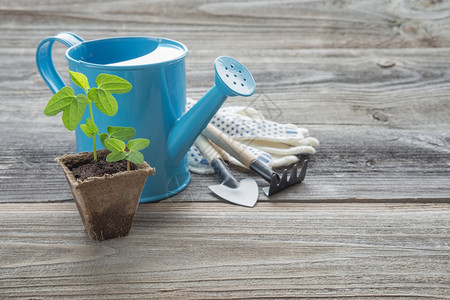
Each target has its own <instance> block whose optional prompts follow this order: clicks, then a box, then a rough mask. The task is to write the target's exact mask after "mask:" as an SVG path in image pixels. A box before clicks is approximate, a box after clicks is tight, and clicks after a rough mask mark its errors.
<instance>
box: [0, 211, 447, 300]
mask: <svg viewBox="0 0 450 300" xmlns="http://www.w3.org/2000/svg"><path fill="white" fill-rule="evenodd" d="M0 207H1V218H0V234H1V239H0V248H1V252H0V253H1V255H2V259H1V263H0V297H17V298H27V297H30V298H32V297H36V296H39V297H44V298H49V297H57V298H89V297H92V298H108V299H111V298H148V297H151V298H160V297H164V298H175V297H183V298H197V299H198V298H234V297H238V298H242V297H245V298H263V297H273V298H281V297H300V298H302V297H305V298H309V297H321V298H322V297H324V298H326V297H333V296H335V295H340V297H346V298H347V297H348V298H350V297H356V298H377V297H399V298H408V299H419V298H426V299H432V298H436V299H443V298H446V297H448V295H449V293H450V289H449V286H450V281H449V278H450V276H449V275H450V274H449V266H448V262H449V259H450V257H449V254H450V248H449V245H448V239H449V234H448V226H449V222H450V218H449V216H450V210H449V206H448V204H402V205H395V204H348V205H346V206H345V207H343V206H342V205H338V204H289V203H276V202H274V203H258V204H257V206H256V207H255V208H253V209H248V208H243V207H239V206H234V205H228V204H220V203H217V204H213V203H206V204H203V203H156V204H155V203H154V204H144V205H140V206H139V208H138V212H137V215H136V219H135V222H134V226H133V229H132V231H131V233H130V235H129V236H128V237H126V238H122V239H115V240H109V241H105V242H102V243H95V242H93V241H91V240H89V238H88V237H87V235H86V233H85V232H84V231H83V228H82V224H81V220H80V218H79V216H78V212H77V211H76V208H75V205H74V204H72V203H70V204H69V203H67V204H26V205H21V204H1V205H0ZM274 211H276V213H274ZM43 214H45V215H46V216H47V217H46V218H42V215H43Z"/></svg>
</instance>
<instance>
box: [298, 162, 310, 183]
mask: <svg viewBox="0 0 450 300" xmlns="http://www.w3.org/2000/svg"><path fill="white" fill-rule="evenodd" d="M307 168H308V160H307V159H305V160H304V161H303V165H302V169H301V170H300V176H299V178H300V181H303V179H305V176H306V169H307Z"/></svg>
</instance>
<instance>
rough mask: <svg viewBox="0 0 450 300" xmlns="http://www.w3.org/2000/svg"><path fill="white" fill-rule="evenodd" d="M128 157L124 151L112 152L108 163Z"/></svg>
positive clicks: (108, 157)
mask: <svg viewBox="0 0 450 300" xmlns="http://www.w3.org/2000/svg"><path fill="white" fill-rule="evenodd" d="M126 157H127V153H126V152H124V151H117V152H111V153H110V154H108V156H107V157H106V161H119V160H122V159H124V158H126Z"/></svg>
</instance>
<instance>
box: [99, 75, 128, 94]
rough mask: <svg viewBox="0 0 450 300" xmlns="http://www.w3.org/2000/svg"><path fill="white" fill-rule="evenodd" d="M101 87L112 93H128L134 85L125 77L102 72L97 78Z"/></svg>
mask: <svg viewBox="0 0 450 300" xmlns="http://www.w3.org/2000/svg"><path fill="white" fill-rule="evenodd" d="M95 82H96V83H97V87H98V88H99V89H102V90H105V91H108V92H110V93H111V94H123V93H127V92H129V91H130V90H131V88H132V87H133V86H132V85H131V83H129V82H128V81H126V80H125V79H123V78H120V77H118V76H116V75H111V74H100V75H98V76H97V79H96V80H95Z"/></svg>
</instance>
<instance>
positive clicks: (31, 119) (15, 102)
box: [0, 49, 450, 202]
mask: <svg viewBox="0 0 450 300" xmlns="http://www.w3.org/2000/svg"><path fill="white" fill-rule="evenodd" d="M33 51H34V50H33ZM4 52H6V53H3V52H0V60H2V61H5V64H6V72H4V73H0V87H1V89H0V97H2V101H1V102H0V126H1V128H2V131H1V132H0V138H1V140H2V141H5V144H4V146H5V147H4V150H3V154H2V156H0V166H1V169H0V175H1V180H0V189H1V190H2V191H3V193H1V195H0V202H10V201H14V202H30V201H31V202H34V201H61V200H67V199H71V198H72V196H71V195H70V192H69V189H68V188H67V184H66V182H65V179H64V177H63V175H62V172H61V171H60V170H59V168H58V166H57V164H56V163H55V162H54V158H55V157H58V156H60V155H62V154H64V153H71V152H73V151H74V147H75V145H74V140H73V134H72V133H69V132H67V131H66V130H65V129H64V128H63V126H61V120H60V119H59V118H58V117H54V118H49V117H46V116H44V115H43V113H42V110H43V108H44V107H45V104H46V102H47V101H48V98H49V97H50V96H51V94H50V92H49V91H48V90H47V88H46V86H45V85H44V83H43V81H42V80H41V79H40V76H39V74H38V73H37V71H36V70H34V69H31V70H30V68H29V65H31V64H33V63H34V62H33V57H32V55H33V52H32V51H31V50H30V51H25V52H24V53H23V54H17V55H16V56H15V60H8V57H9V56H8V55H11V54H12V51H9V50H8V51H4ZM287 53H290V54H287ZM449 53H450V52H449V51H448V49H435V50H429V49H423V50H422V49H416V50H414V51H413V50H408V51H403V50H401V51H400V50H370V51H368V50H351V51H350V50H339V49H338V50H324V51H319V50H301V51H300V50H298V51H294V50H293V51H292V52H284V53H281V52H278V51H265V52H258V51H250V52H248V53H245V52H243V54H242V55H241V56H242V57H243V59H244V61H248V65H249V68H250V69H251V70H252V72H253V73H254V74H255V78H256V81H257V84H258V86H260V88H258V89H257V92H256V94H255V95H254V96H252V97H251V98H250V99H244V98H230V99H228V100H227V102H228V103H227V104H226V105H241V106H242V105H250V106H252V107H255V108H257V109H259V110H260V111H261V112H262V113H263V114H264V115H265V116H266V117H267V118H269V119H271V120H276V121H279V122H282V123H295V124H298V125H300V126H302V127H306V128H307V129H309V131H310V135H311V136H314V137H316V138H318V139H319V140H320V141H321V145H320V147H319V149H318V153H317V154H316V155H315V156H314V157H313V158H312V164H311V165H310V170H309V171H308V175H307V178H306V181H305V184H302V185H300V186H296V187H293V188H292V189H291V190H289V191H286V192H285V193H283V195H282V196H279V195H277V196H275V198H274V199H277V201H278V200H279V199H285V200H305V201H308V200H314V201H316V200H322V201H367V200H372V199H381V200H385V199H392V201H398V200H399V201H405V199H411V200H412V201H443V200H446V199H448V195H449V194H450V184H449V183H448V177H449V175H450V174H449V173H450V169H449V164H450V157H449V141H450V136H449V132H450V123H449V122H448V116H449V115H450V102H449V101H448V99H449V96H450V84H449V82H450V72H449V70H450V64H449V61H450V55H449ZM62 56H63V55H62V53H61V57H62ZM61 57H60V58H59V60H58V63H59V64H60V67H63V64H64V61H63V59H61ZM385 58H388V59H389V60H390V61H394V62H395V66H392V67H390V68H388V69H386V68H383V67H380V66H379V65H378V64H377V63H380V62H383V59H385ZM204 59H205V58H203V57H194V58H193V59H192V60H191V61H190V62H188V63H187V69H188V70H187V77H188V86H189V88H188V95H189V96H191V97H194V98H199V97H200V96H201V95H202V94H203V93H204V92H205V91H206V90H207V89H208V85H209V84H212V83H211V82H210V81H211V80H212V78H213V73H212V69H211V66H210V65H209V63H204V62H203V61H204ZM11 74H12V75H11ZM14 74H16V75H14ZM24 84H26V85H27V88H26V90H25V91H22V90H20V87H21V86H23V85H24ZM292 108H294V109H292ZM19 124H20V125H19ZM150 163H151V161H150ZM233 171H234V173H235V174H236V175H237V176H238V177H239V176H241V175H240V174H239V173H241V170H239V169H236V168H235V169H233ZM41 175H42V176H41ZM245 176H253V174H250V173H245ZM19 178H20V179H19ZM215 182H217V179H216V178H213V177H211V176H209V177H204V176H194V177H193V180H192V182H191V187H192V188H191V190H190V191H189V190H188V191H186V193H184V194H181V195H179V196H178V197H176V199H175V200H174V201H181V200H180V199H197V200H213V199H211V194H209V192H208V189H207V185H209V184H213V183H215ZM258 183H259V184H260V185H264V184H265V183H264V181H262V180H260V181H259V182H258ZM260 197H261V199H263V200H264V199H267V198H265V196H264V195H263V194H262V193H261V195H260Z"/></svg>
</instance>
